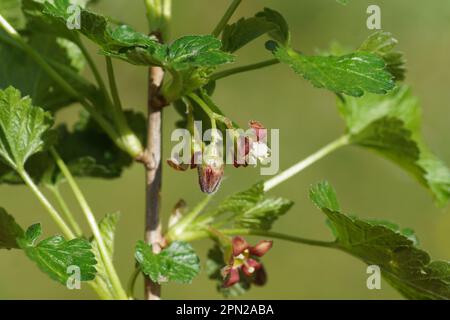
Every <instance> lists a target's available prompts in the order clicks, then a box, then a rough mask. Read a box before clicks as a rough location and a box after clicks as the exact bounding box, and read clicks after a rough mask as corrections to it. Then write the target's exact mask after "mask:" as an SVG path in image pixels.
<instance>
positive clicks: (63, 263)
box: [18, 224, 97, 285]
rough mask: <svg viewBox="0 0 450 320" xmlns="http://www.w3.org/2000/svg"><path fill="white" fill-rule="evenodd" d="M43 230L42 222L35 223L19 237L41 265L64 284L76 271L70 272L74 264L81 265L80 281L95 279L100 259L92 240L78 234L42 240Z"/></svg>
mask: <svg viewBox="0 0 450 320" xmlns="http://www.w3.org/2000/svg"><path fill="white" fill-rule="evenodd" d="M41 233H42V229H41V226H40V224H35V225H33V226H31V227H30V228H28V230H27V231H26V233H25V237H24V238H22V239H19V240H18V243H19V245H20V247H21V248H22V249H23V250H24V251H25V253H26V254H27V256H28V257H29V258H30V259H31V260H32V261H34V262H35V263H36V264H37V266H38V267H39V269H41V270H42V271H43V272H44V273H46V274H48V275H49V276H50V278H52V279H53V280H56V281H58V282H59V283H61V284H63V285H66V284H67V280H68V279H69V278H70V276H71V275H72V274H71V273H68V268H69V267H70V266H75V267H78V268H79V270H80V281H90V280H94V278H95V273H96V271H95V264H96V263H97V262H96V260H95V256H94V254H93V252H92V247H91V244H90V243H89V241H88V240H86V239H83V238H76V239H73V240H70V241H66V240H65V239H64V237H62V236H54V237H50V238H47V239H45V240H42V241H40V242H38V238H39V237H40V235H41ZM69 271H70V270H69Z"/></svg>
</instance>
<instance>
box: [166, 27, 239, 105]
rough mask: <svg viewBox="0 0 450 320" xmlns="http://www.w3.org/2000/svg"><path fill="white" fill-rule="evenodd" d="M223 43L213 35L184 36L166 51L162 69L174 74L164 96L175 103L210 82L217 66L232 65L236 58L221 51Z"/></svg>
mask: <svg viewBox="0 0 450 320" xmlns="http://www.w3.org/2000/svg"><path fill="white" fill-rule="evenodd" d="M221 47H222V42H221V41H220V40H219V39H217V38H215V37H213V36H211V35H204V36H202V35H200V36H185V37H181V38H179V39H177V40H175V41H174V42H173V43H172V44H171V45H170V46H169V47H168V49H167V52H168V54H167V58H166V59H165V61H164V62H163V66H164V67H165V68H167V70H169V72H170V73H171V74H172V78H173V79H172V82H170V83H169V85H168V86H167V88H165V89H164V96H165V97H166V98H167V99H168V100H169V101H173V100H176V99H178V98H179V97H181V96H183V95H186V94H188V93H190V92H192V91H194V90H196V89H198V88H201V87H203V86H204V85H206V84H207V83H208V82H209V78H208V77H209V75H210V74H211V73H212V72H213V71H214V70H215V68H216V67H218V66H220V65H223V64H227V63H231V62H233V61H234V56H233V55H231V54H229V53H226V52H223V51H222V50H221Z"/></svg>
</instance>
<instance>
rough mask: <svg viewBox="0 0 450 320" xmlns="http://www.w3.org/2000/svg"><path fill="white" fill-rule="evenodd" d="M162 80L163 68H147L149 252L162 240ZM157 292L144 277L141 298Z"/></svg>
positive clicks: (155, 296)
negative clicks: (160, 216) (160, 212)
mask: <svg viewBox="0 0 450 320" xmlns="http://www.w3.org/2000/svg"><path fill="white" fill-rule="evenodd" d="M163 79H164V70H163V69H162V68H160V67H150V68H149V79H148V101H147V107H148V120H147V148H146V150H145V154H144V158H143V159H140V160H141V161H142V162H144V164H145V168H146V192H145V193H146V214H145V242H146V243H148V244H151V245H152V248H153V252H155V253H159V252H160V251H161V247H160V243H161V240H162V234H161V228H160V224H159V211H160V206H161V204H160V201H161V199H160V191H161V177H162V166H161V153H162V108H163V106H164V105H165V103H164V101H163V99H161V97H160V95H159V90H160V88H161V84H162V82H163ZM160 295H161V287H160V285H159V284H158V283H154V282H152V281H151V280H150V278H148V277H146V278H145V299H147V300H157V299H159V298H160Z"/></svg>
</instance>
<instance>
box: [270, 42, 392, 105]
mask: <svg viewBox="0 0 450 320" xmlns="http://www.w3.org/2000/svg"><path fill="white" fill-rule="evenodd" d="M266 47H267V49H269V50H270V51H272V53H273V54H274V56H275V57H276V58H277V59H278V60H280V61H281V62H283V63H286V64H288V65H289V66H290V67H291V68H292V69H293V70H294V71H295V72H296V73H298V74H300V75H301V76H302V77H303V78H305V79H306V80H309V81H311V82H312V84H313V85H314V86H315V87H317V88H326V89H328V90H331V91H333V92H335V93H345V94H347V95H350V96H354V97H360V96H362V95H364V93H365V92H371V93H377V94H385V93H387V92H388V91H390V90H392V89H393V88H394V87H395V82H394V81H393V79H392V75H391V74H390V73H389V72H387V71H386V70H385V62H384V60H383V59H382V58H380V57H379V56H377V55H376V54H373V53H368V52H355V53H352V54H348V55H344V56H327V57H324V56H305V55H303V54H301V53H298V52H296V51H295V50H293V49H291V48H289V47H282V46H280V45H278V44H277V43H276V42H274V41H269V42H267V44H266Z"/></svg>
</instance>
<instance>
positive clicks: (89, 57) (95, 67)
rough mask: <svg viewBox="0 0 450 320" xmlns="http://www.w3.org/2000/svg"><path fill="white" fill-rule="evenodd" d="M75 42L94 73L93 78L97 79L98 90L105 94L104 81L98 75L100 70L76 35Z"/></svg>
mask: <svg viewBox="0 0 450 320" xmlns="http://www.w3.org/2000/svg"><path fill="white" fill-rule="evenodd" d="M76 44H77V45H78V47H79V48H80V50H81V52H82V53H83V56H84V57H85V58H86V61H87V63H88V65H89V68H90V69H91V71H92V73H93V74H94V77H95V80H96V81H97V84H98V86H99V88H100V90H101V91H102V92H104V93H105V94H106V93H107V91H106V86H105V82H104V81H103V78H102V76H101V75H100V72H99V71H98V69H97V66H96V65H95V63H94V60H93V59H92V57H91V55H90V54H89V51H88V50H87V49H86V47H85V46H84V44H83V42H82V41H81V39H80V37H78V36H77V40H76Z"/></svg>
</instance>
